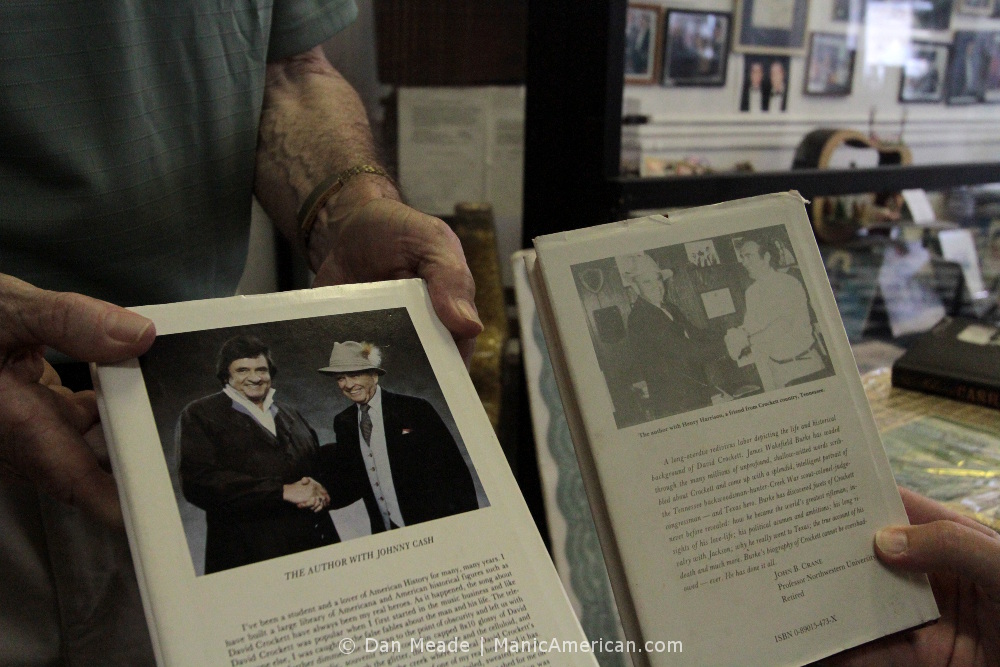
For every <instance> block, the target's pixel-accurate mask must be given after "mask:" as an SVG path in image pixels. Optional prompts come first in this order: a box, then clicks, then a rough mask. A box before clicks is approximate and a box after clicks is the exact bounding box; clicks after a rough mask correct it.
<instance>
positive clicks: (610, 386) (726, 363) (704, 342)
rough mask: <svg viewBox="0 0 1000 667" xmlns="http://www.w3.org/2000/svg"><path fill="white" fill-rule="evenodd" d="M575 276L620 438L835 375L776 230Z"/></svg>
mask: <svg viewBox="0 0 1000 667" xmlns="http://www.w3.org/2000/svg"><path fill="white" fill-rule="evenodd" d="M692 253H694V255H695V258H694V259H692ZM705 257H711V258H712V259H711V260H710V261H708V260H705V259H703V258H705ZM572 273H573V277H574V281H575V283H576V287H577V292H578V294H579V296H580V300H581V302H582V304H583V307H584V310H585V312H586V313H587V321H588V328H589V331H590V337H591V341H592V342H593V345H594V349H595V352H596V353H597V357H598V362H599V364H600V366H601V369H602V370H603V372H604V376H605V380H606V382H607V390H608V393H609V394H610V396H611V402H612V405H613V409H614V418H615V423H616V425H617V427H618V428H619V429H622V428H627V427H630V426H634V425H637V424H642V423H646V422H649V421H652V420H656V419H661V418H663V417H669V416H673V415H679V414H683V413H686V412H689V411H692V410H699V409H701V408H706V407H709V406H712V405H720V404H723V403H727V402H730V401H738V400H739V399H742V398H744V397H747V396H752V395H756V394H764V393H767V392H771V391H775V390H778V389H781V388H783V387H789V386H792V385H800V384H805V383H807V382H812V381H814V380H819V379H822V378H826V377H830V376H832V375H833V374H834V371H833V367H832V364H831V362H830V358H829V355H828V352H827V349H826V344H825V341H824V335H823V332H822V330H821V327H820V326H819V324H818V323H817V320H816V317H815V314H814V312H813V309H812V306H811V303H810V298H809V295H808V293H807V291H806V289H805V287H804V283H803V280H802V275H801V273H800V271H799V268H798V262H797V261H796V258H795V254H794V251H793V249H792V244H791V242H790V240H789V237H788V232H787V230H786V229H785V227H784V226H782V225H775V226H773V227H766V228H763V229H759V230H753V231H751V232H743V233H740V234H729V235H725V236H718V237H713V238H708V239H702V240H699V241H694V242H689V243H682V244H677V245H672V246H665V247H661V248H652V249H649V250H646V251H644V252H638V253H633V254H628V255H620V256H617V257H608V258H606V259H600V260H595V261H589V262H584V263H580V264H576V265H574V266H573V267H572Z"/></svg>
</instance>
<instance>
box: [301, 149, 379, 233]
mask: <svg viewBox="0 0 1000 667" xmlns="http://www.w3.org/2000/svg"><path fill="white" fill-rule="evenodd" d="M358 174H375V175H376V176H382V177H383V178H388V179H389V181H390V182H391V181H392V176H390V175H389V174H388V173H387V172H386V171H385V170H384V169H382V168H381V167H376V166H375V165H371V164H361V165H357V166H355V167H351V168H350V169H345V170H344V171H342V172H340V173H339V174H334V175H333V176H330V177H329V178H327V179H326V180H324V181H323V182H322V183H320V184H319V185H317V186H316V188H315V189H314V190H313V191H312V192H311V193H309V196H308V197H306V200H305V202H303V203H302V208H300V209H299V214H298V216H296V218H297V219H298V221H299V238H301V239H302V246H303V247H304V248H305V249H306V252H308V251H309V237H310V236H311V235H312V230H313V225H315V224H316V216H317V215H319V212H320V209H322V208H323V206H325V205H326V202H328V201H329V200H330V197H332V196H334V195H335V194H337V193H338V192H340V189H341V188H343V187H344V184H345V183H347V181H349V180H351V178H353V177H354V176H357V175H358Z"/></svg>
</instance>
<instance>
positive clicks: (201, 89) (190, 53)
mask: <svg viewBox="0 0 1000 667" xmlns="http://www.w3.org/2000/svg"><path fill="white" fill-rule="evenodd" d="M356 13H357V8H356V7H355V5H354V2H353V0H276V1H274V2H272V0H131V1H126V0H16V1H14V2H6V1H4V2H0V272H2V273H8V274H11V275H14V276H17V277H19V278H22V279H24V280H27V281H28V282H31V283H33V284H35V285H38V286H40V287H46V288H50V289H58V290H72V291H77V292H83V293H85V294H90V295H92V296H96V297H99V298H102V299H106V300H109V301H112V302H114V303H119V304H121V305H137V304H143V303H163V302H170V301H180V300H186V299H196V298H204V297H212V296H220V295H228V294H232V293H233V291H234V290H235V287H236V284H237V281H238V280H239V277H240V274H241V272H242V269H243V264H244V261H245V257H246V250H247V239H248V230H249V220H250V202H251V190H252V186H253V168H254V152H255V147H256V143H257V125H258V120H259V117H260V109H261V100H262V97H263V88H264V64H265V62H266V61H268V60H276V59H280V58H283V57H285V56H289V55H294V54H295V53H300V52H302V51H305V50H307V49H309V48H311V47H313V46H315V45H317V44H319V43H321V42H322V41H324V40H325V39H327V38H328V37H330V36H331V35H333V34H334V33H335V32H337V31H339V30H340V29H342V28H343V27H345V26H346V25H348V24H349V23H350V22H351V21H352V20H353V19H354V17H355V16H356Z"/></svg>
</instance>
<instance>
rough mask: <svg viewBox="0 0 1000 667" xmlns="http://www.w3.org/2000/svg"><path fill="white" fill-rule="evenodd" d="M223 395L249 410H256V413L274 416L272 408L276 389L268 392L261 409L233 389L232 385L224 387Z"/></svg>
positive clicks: (272, 388)
mask: <svg viewBox="0 0 1000 667" xmlns="http://www.w3.org/2000/svg"><path fill="white" fill-rule="evenodd" d="M222 393H224V394H225V395H226V396H228V397H229V398H231V399H233V400H234V401H235V402H236V403H239V404H240V405H242V406H243V407H245V408H247V409H249V410H254V411H256V412H271V413H272V414H273V413H274V410H272V407H274V387H271V388H270V389H268V390H267V396H265V397H264V404H263V405H262V406H261V407H259V408H258V407H257V405H256V404H255V403H254V402H253V401H251V400H250V399H248V398H247V397H246V396H244V395H243V394H241V393H240V392H238V391H236V390H235V389H233V387H232V386H231V385H228V384H227V385H226V386H225V387H223V388H222Z"/></svg>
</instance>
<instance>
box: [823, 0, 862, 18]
mask: <svg viewBox="0 0 1000 667" xmlns="http://www.w3.org/2000/svg"><path fill="white" fill-rule="evenodd" d="M830 20H832V21H839V22H841V23H852V24H859V23H864V21H865V0H833V12H832V13H831V15H830Z"/></svg>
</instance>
